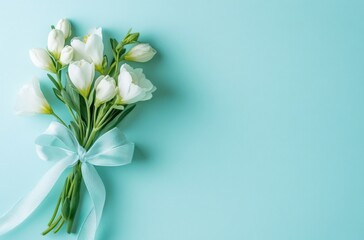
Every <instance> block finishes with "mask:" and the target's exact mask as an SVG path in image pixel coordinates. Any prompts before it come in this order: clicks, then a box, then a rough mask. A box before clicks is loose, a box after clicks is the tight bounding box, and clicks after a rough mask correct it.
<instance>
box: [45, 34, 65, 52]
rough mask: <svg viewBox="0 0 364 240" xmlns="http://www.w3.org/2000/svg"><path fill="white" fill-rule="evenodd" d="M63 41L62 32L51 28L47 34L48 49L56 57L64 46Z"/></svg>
mask: <svg viewBox="0 0 364 240" xmlns="http://www.w3.org/2000/svg"><path fill="white" fill-rule="evenodd" d="M64 42H65V40H64V34H63V32H62V31H61V30H58V29H52V30H51V31H50V33H49V34H48V50H49V52H51V53H52V54H53V56H54V57H55V58H57V59H58V58H59V55H60V54H61V51H62V49H63V47H64Z"/></svg>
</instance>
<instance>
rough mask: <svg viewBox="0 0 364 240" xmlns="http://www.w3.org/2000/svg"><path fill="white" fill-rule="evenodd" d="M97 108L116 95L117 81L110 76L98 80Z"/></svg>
mask: <svg viewBox="0 0 364 240" xmlns="http://www.w3.org/2000/svg"><path fill="white" fill-rule="evenodd" d="M95 86H96V106H98V105H100V104H102V103H105V102H108V101H110V100H111V99H113V98H114V97H115V95H116V81H115V79H114V78H112V77H110V76H109V75H106V76H100V77H98V78H97V79H96V82H95Z"/></svg>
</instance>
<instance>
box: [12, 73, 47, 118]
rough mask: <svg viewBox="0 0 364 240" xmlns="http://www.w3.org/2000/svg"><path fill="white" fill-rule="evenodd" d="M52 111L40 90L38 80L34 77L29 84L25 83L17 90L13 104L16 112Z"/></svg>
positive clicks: (19, 113)
mask: <svg viewBox="0 0 364 240" xmlns="http://www.w3.org/2000/svg"><path fill="white" fill-rule="evenodd" d="M52 112H53V111H52V108H51V107H50V106H49V104H48V102H47V100H46V99H45V97H44V95H43V93H42V91H41V90H40V87H39V82H38V80H36V79H34V80H33V82H32V83H31V84H26V85H24V86H23V87H22V88H21V89H20V90H19V92H18V96H17V100H16V105H15V113H16V114H18V115H29V114H36V113H41V114H52Z"/></svg>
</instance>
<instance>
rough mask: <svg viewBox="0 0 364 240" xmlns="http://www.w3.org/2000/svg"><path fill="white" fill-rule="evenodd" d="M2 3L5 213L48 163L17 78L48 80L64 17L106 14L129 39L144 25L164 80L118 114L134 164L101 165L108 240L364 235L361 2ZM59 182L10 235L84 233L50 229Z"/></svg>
mask: <svg viewBox="0 0 364 240" xmlns="http://www.w3.org/2000/svg"><path fill="white" fill-rule="evenodd" d="M0 9H1V10H0V12H1V14H0V22H1V23H2V24H1V33H2V38H1V44H0V53H1V57H0V69H1V71H0V82H1V86H2V87H1V90H0V91H1V94H0V112H1V118H0V134H1V138H0V151H1V155H2V156H1V158H0V213H2V212H5V211H6V210H7V209H8V208H9V207H10V206H11V205H12V204H13V203H14V202H15V201H16V200H18V199H19V198H20V197H21V196H23V195H24V194H25V193H27V192H28V191H29V190H30V189H31V188H32V187H33V186H34V185H35V183H36V182H37V180H38V179H39V178H40V177H41V176H42V175H43V174H44V173H45V171H46V170H47V169H48V168H49V166H50V165H48V164H47V163H44V162H42V161H40V160H38V158H37V157H36V155H35V151H34V139H35V137H36V136H37V135H38V134H40V133H41V132H42V131H43V130H44V129H45V128H46V127H47V126H48V124H49V121H50V118H48V117H44V116H36V117H26V118H22V117H17V116H15V115H14V114H13V106H14V101H15V94H16V92H17V91H18V89H19V88H20V86H21V85H22V84H24V83H26V82H28V81H30V80H31V78H32V77H33V76H36V77H39V78H40V79H43V80H45V77H44V76H45V74H44V73H43V72H42V71H40V70H38V69H36V68H35V67H33V66H32V64H31V62H30V60H29V57H28V49H30V48H33V47H44V46H45V45H46V39H47V34H48V31H49V25H50V24H55V23H56V22H57V21H58V19H59V18H61V17H67V18H69V19H71V20H72V22H73V24H74V26H76V28H77V33H78V34H85V33H87V30H88V29H90V28H92V27H96V26H102V27H104V30H105V34H106V36H110V35H113V36H116V37H118V38H121V37H122V36H123V35H124V34H125V33H126V31H127V30H128V28H130V27H133V29H134V30H136V31H140V32H141V33H142V35H141V40H142V41H145V42H150V43H151V44H152V45H153V46H154V47H155V48H156V49H157V50H158V55H157V56H156V57H155V59H154V60H153V61H151V62H149V63H147V64H145V65H143V66H144V69H145V73H146V74H147V76H148V78H149V79H151V80H152V81H153V83H154V84H155V85H156V86H157V87H158V91H157V92H156V93H155V97H154V99H153V100H152V101H149V102H145V103H143V104H140V105H139V106H138V108H137V109H136V111H135V112H134V113H133V114H132V115H130V117H128V119H127V120H126V121H125V122H124V123H123V124H122V128H123V129H124V131H125V133H126V134H127V136H128V138H129V139H130V140H132V141H134V142H135V143H136V144H137V150H136V154H135V157H134V161H133V163H132V164H131V165H128V166H124V167H120V168H99V172H100V175H101V176H102V178H103V180H104V183H105V185H106V186H107V192H108V196H107V205H106V208H105V212H104V216H103V219H102V224H101V226H100V228H99V232H98V239H100V240H101V239H102V240H187V239H188V240H202V239H209V240H221V239H228V240H240V239H247V240H263V239H264V240H265V239H270V240H292V239H295V240H300V239H302V240H303V239H304V240H306V239H310V240H324V239H327V240H336V239H345V240H358V239H364V228H363V226H364V174H363V170H364V161H363V159H364V106H363V103H364V94H363V89H364V68H363V61H364V54H363V53H364V24H363V22H364V15H363V11H364V2H363V1H359V0H358V1H354V0H352V1H350V0H335V1H332V0H321V1H317V0H307V1H298V0H295V1H292V0H279V1H278V0H277V1H259V0H258V1H253V0H251V1H244V0H240V1H238V0H225V1H208V0H202V1H192V0H185V1H163V0H155V1H148V0H136V1H118V0H104V1H71V0H65V1H55V2H51V1H46V0H42V1H21V2H20V1H15V0H14V1H3V2H1V3H0ZM105 43H107V42H106V41H105ZM134 66H136V65H135V64H134ZM43 87H44V89H45V90H47V89H49V87H48V86H47V84H43ZM57 187H58V188H59V187H60V186H57ZM57 193H58V192H57V190H55V192H54V193H53V194H52V196H51V197H50V198H49V199H47V201H46V202H45V204H44V205H42V207H41V208H40V209H39V211H37V212H36V213H35V214H34V215H33V216H32V217H31V218H30V219H29V220H28V221H27V223H26V224H24V225H22V226H21V227H19V228H18V229H17V230H16V231H14V232H12V233H10V234H8V235H6V236H1V237H0V239H1V240H11V239H16V240H19V239H22V240H30V239H31V240H35V239H62V240H64V239H75V238H74V236H72V237H70V236H67V235H66V234H65V233H64V232H62V233H60V234H59V235H57V236H50V237H45V238H41V237H40V232H41V231H42V230H43V229H44V226H45V224H46V222H47V221H48V219H49V217H50V215H51V211H52V210H53V209H52V208H53V204H54V202H53V201H55V198H56V195H57Z"/></svg>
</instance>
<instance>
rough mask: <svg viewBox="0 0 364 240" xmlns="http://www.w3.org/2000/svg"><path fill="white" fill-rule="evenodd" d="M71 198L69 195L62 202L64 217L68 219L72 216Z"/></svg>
mask: <svg viewBox="0 0 364 240" xmlns="http://www.w3.org/2000/svg"><path fill="white" fill-rule="evenodd" d="M70 203H71V199H70V198H69V197H66V198H65V199H64V201H63V204H62V209H61V213H62V216H63V218H64V219H66V220H68V219H69V218H70V207H71V206H70V205H71V204H70Z"/></svg>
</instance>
